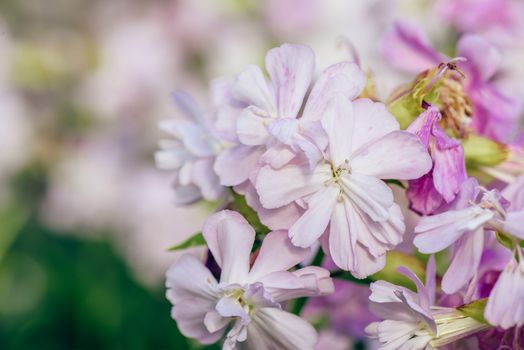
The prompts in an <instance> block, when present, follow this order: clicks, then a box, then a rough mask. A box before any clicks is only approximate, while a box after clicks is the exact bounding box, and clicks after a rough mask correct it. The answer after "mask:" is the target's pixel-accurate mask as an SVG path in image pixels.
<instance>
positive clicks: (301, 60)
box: [266, 44, 315, 118]
mask: <svg viewBox="0 0 524 350" xmlns="http://www.w3.org/2000/svg"><path fill="white" fill-rule="evenodd" d="M266 68H267V71H268V73H269V76H270V77H271V81H272V83H273V85H274V87H275V94H276V102H277V110H278V114H279V116H280V117H282V118H296V117H297V115H298V111H299V110H300V107H301V106H302V102H303V100H304V96H305V95H306V92H307V90H308V88H309V84H310V83H311V79H312V78H313V71H314V70H315V54H314V53H313V50H311V48H310V47H308V46H304V45H292V44H284V45H282V46H280V47H276V48H273V49H271V50H269V51H268V53H267V55H266Z"/></svg>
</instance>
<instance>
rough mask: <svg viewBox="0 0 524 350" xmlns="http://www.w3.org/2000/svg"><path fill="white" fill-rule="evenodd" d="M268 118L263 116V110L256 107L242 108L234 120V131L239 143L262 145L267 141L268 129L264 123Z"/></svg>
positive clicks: (267, 121) (268, 120)
mask: <svg viewBox="0 0 524 350" xmlns="http://www.w3.org/2000/svg"><path fill="white" fill-rule="evenodd" d="M270 121H271V119H270V118H268V117H264V116H263V111H259V110H258V109H257V108H256V107H253V106H251V107H248V108H246V109H244V110H243V111H242V112H241V113H240V115H239V116H238V119H237V122H236V132H237V136H238V139H239V140H240V142H241V143H243V144H244V145H248V146H258V145H263V144H265V143H266V142H267V141H268V137H269V134H268V131H267V128H266V124H267V123H269V122H270Z"/></svg>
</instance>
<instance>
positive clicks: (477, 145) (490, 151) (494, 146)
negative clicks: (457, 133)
mask: <svg viewBox="0 0 524 350" xmlns="http://www.w3.org/2000/svg"><path fill="white" fill-rule="evenodd" d="M462 147H464V157H465V159H466V165H467V166H468V169H469V168H476V167H478V166H495V165H498V164H500V163H502V162H503V161H505V160H506V159H507V158H508V156H509V150H508V147H507V146H506V145H504V144H502V143H498V142H495V141H493V140H490V139H488V138H485V137H483V136H479V135H475V134H470V135H469V137H468V138H467V139H465V140H463V141H462Z"/></svg>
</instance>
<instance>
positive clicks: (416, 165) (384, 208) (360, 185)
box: [256, 95, 431, 277]
mask: <svg viewBox="0 0 524 350" xmlns="http://www.w3.org/2000/svg"><path fill="white" fill-rule="evenodd" d="M322 127H323V129H324V131H325V133H326V135H327V139H328V140H329V142H328V147H327V151H326V152H325V159H324V160H323V161H321V162H319V163H318V164H317V165H316V167H315V168H314V169H313V170H312V171H311V170H310V169H309V166H308V164H307V163H292V164H289V165H287V166H284V167H282V168H281V169H273V168H272V167H271V166H265V167H263V168H262V169H261V170H260V172H259V174H258V177H257V183H256V188H257V190H258V193H259V194H260V200H261V203H262V205H263V206H264V207H265V208H278V207H281V206H284V205H287V204H289V203H292V202H293V201H295V202H300V203H304V205H305V206H306V208H307V210H306V211H305V213H304V214H303V215H302V216H301V217H300V219H299V220H298V221H297V222H295V223H294V224H293V226H291V227H290V229H289V237H290V238H291V241H292V242H293V244H295V245H297V246H300V247H309V246H311V245H313V244H314V243H315V242H316V241H317V240H318V239H319V238H320V237H321V236H322V235H323V234H324V233H325V232H326V234H325V235H324V237H325V240H326V247H328V248H327V249H326V250H327V251H329V254H330V255H331V257H332V259H333V261H334V262H335V264H336V265H337V266H339V267H340V268H342V269H345V270H349V271H351V272H352V273H353V274H354V275H355V276H358V277H365V276H367V275H370V274H372V273H374V272H376V271H378V270H380V269H381V268H382V267H383V266H384V262H385V254H386V252H387V251H388V250H390V249H392V248H393V247H394V246H395V245H397V244H398V243H399V242H400V241H401V240H402V234H403V233H404V223H403V217H402V213H401V212H400V209H399V207H398V205H396V204H395V203H394V202H393V194H392V192H391V189H390V188H389V187H388V186H387V185H386V184H385V183H384V182H383V181H382V180H381V179H416V178H418V177H420V176H421V175H423V174H425V173H426V172H427V171H428V170H429V169H430V168H431V158H430V157H429V155H428V154H427V152H426V150H425V148H424V146H423V145H422V144H421V143H420V141H419V140H418V138H417V136H415V135H413V134H411V133H408V132H404V131H400V130H399V125H398V123H397V121H396V120H395V119H394V118H393V116H391V115H390V114H389V113H388V112H387V110H386V108H385V106H384V105H383V104H381V103H375V102H372V101H370V100H367V99H359V100H356V101H354V102H351V101H350V100H349V99H347V98H346V97H344V96H342V95H337V96H335V97H334V98H333V99H331V101H330V103H329V104H328V106H327V108H326V110H325V112H324V116H323V119H322Z"/></svg>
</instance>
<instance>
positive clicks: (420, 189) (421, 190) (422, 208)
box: [406, 172, 444, 215]
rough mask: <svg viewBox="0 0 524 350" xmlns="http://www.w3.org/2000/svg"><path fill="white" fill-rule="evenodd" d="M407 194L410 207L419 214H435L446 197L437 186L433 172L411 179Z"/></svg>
mask: <svg viewBox="0 0 524 350" xmlns="http://www.w3.org/2000/svg"><path fill="white" fill-rule="evenodd" d="M406 195H407V197H408V199H409V204H410V206H409V208H410V209H411V210H413V211H415V212H416V213H418V214H423V215H429V214H434V213H435V211H436V210H437V209H438V208H439V207H440V206H441V205H442V204H443V203H444V198H442V195H441V194H440V193H439V192H438V191H437V189H436V188H435V185H434V183H433V175H432V174H431V172H429V173H427V174H426V175H424V176H422V177H420V178H418V179H416V180H410V181H409V187H408V189H407V191H406Z"/></svg>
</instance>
